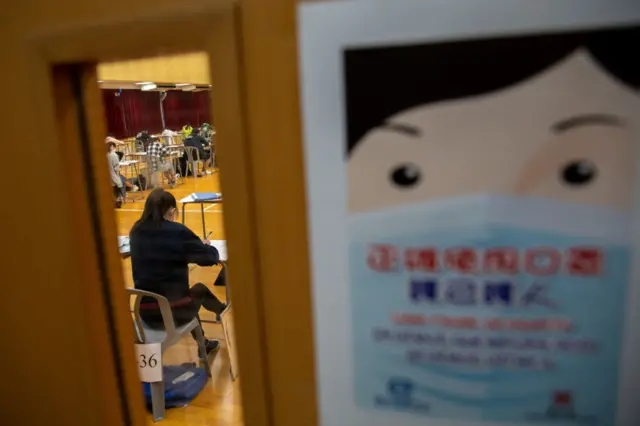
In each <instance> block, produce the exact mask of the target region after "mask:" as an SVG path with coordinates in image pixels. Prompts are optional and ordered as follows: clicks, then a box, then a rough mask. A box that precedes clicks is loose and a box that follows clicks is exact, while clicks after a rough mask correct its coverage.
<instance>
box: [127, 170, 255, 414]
mask: <svg viewBox="0 0 640 426" xmlns="http://www.w3.org/2000/svg"><path fill="white" fill-rule="evenodd" d="M165 189H166V188H165ZM167 190H168V191H170V192H171V193H173V195H174V196H175V197H176V199H177V200H180V199H181V198H183V197H185V196H187V195H189V194H190V193H192V192H197V191H200V192H218V191H220V181H219V175H218V174H217V173H214V174H212V175H209V176H205V177H202V178H197V179H194V178H186V179H185V181H184V183H183V184H181V185H178V186H177V187H176V188H175V189H167ZM144 195H146V193H145V194H144ZM144 202H145V200H144V199H141V200H138V201H135V202H132V201H128V202H127V203H125V204H124V205H123V206H122V208H121V209H119V210H116V212H117V222H118V234H119V235H128V233H129V230H130V229H131V226H132V225H133V224H134V223H135V221H136V220H138V218H139V217H140V215H141V213H142V209H143V208H144ZM178 207H179V208H180V207H181V206H180V205H179V206H178ZM180 210H181V208H180ZM222 215H223V213H222V205H221V204H212V205H205V213H204V216H205V224H206V230H207V233H208V232H213V234H212V235H211V236H210V237H209V238H210V239H220V240H222V239H225V235H224V228H223V224H222ZM201 217H202V216H201V211H200V206H199V205H187V206H186V208H185V225H187V226H188V227H189V228H191V229H192V230H193V231H194V232H195V233H196V235H198V236H201V234H202V219H201ZM179 220H182V218H180V219H179ZM122 265H123V273H124V278H125V283H126V284H127V285H128V286H133V284H132V277H131V261H130V260H128V259H126V260H123V262H122ZM217 275H218V269H217V268H203V267H199V266H195V265H194V266H192V270H191V272H190V281H191V284H192V285H193V284H195V283H197V282H202V283H205V284H206V285H208V286H209V288H211V289H212V290H213V291H214V293H215V294H216V295H217V296H218V297H219V298H220V299H222V300H225V290H224V288H223V287H213V285H212V283H213V281H214V280H215V278H216V276H217ZM201 317H202V318H203V319H209V320H213V319H214V315H213V314H211V313H209V312H206V311H205V312H202V315H201ZM204 328H205V334H206V335H207V337H208V338H218V339H220V340H221V341H222V342H223V347H222V348H221V349H220V351H219V352H218V354H217V355H216V356H215V359H214V360H213V361H212V363H211V370H212V374H213V377H212V378H211V379H210V380H209V382H208V383H207V385H206V386H205V388H204V389H203V391H202V392H201V393H200V394H199V395H198V396H197V397H196V399H195V400H193V401H192V402H191V404H189V406H187V407H185V408H173V409H169V410H167V414H166V417H165V420H162V421H161V422H159V423H157V424H158V425H160V426H204V425H207V426H243V425H244V423H243V421H242V410H241V405H240V404H241V402H240V391H239V387H238V386H239V385H238V383H239V380H240V379H237V380H236V381H235V382H234V381H232V380H231V376H230V373H229V354H228V352H227V349H226V347H225V345H224V341H223V340H224V339H223V332H222V327H221V326H220V325H219V324H205V326H204ZM189 361H193V362H196V361H197V353H196V345H195V342H194V341H193V340H192V339H191V338H190V337H189V338H185V339H183V340H182V342H180V343H179V344H178V345H176V346H174V347H171V348H169V349H168V350H167V351H166V352H165V354H164V363H165V365H178V364H182V363H184V362H189ZM148 419H149V420H148V424H149V425H151V424H154V423H153V420H152V418H151V416H150V415H149V417H148Z"/></svg>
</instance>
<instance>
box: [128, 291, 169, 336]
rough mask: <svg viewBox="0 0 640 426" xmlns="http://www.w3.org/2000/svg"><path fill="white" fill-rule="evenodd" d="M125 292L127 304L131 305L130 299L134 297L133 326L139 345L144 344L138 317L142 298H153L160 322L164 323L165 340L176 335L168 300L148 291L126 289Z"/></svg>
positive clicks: (142, 325) (140, 321)
mask: <svg viewBox="0 0 640 426" xmlns="http://www.w3.org/2000/svg"><path fill="white" fill-rule="evenodd" d="M127 292H128V293H129V303H131V298H132V297H135V300H134V303H133V325H134V329H135V332H136V337H137V338H138V341H140V342H141V343H146V337H145V334H144V323H143V322H142V317H141V316H140V302H141V300H142V298H143V297H150V298H153V299H155V301H156V302H157V303H158V307H159V309H160V314H161V315H162V322H163V323H164V331H165V332H166V333H167V340H170V339H171V338H172V337H173V335H175V334H176V324H175V322H174V321H173V313H172V312H171V305H170V304H169V300H167V298H166V297H164V296H161V295H159V294H156V293H152V292H150V291H145V290H137V289H135V288H128V289H127Z"/></svg>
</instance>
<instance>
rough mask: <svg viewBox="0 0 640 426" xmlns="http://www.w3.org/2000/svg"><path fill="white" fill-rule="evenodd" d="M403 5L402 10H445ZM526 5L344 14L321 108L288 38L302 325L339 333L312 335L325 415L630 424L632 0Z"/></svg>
mask: <svg viewBox="0 0 640 426" xmlns="http://www.w3.org/2000/svg"><path fill="white" fill-rule="evenodd" d="M401 3H403V5H404V6H406V7H407V8H409V9H411V8H412V6H409V3H406V4H404V2H401ZM489 3H493V4H496V2H489ZM592 3H593V4H596V3H598V2H592ZM614 3H615V2H614ZM618 3H624V2H618ZM396 6H398V7H400V6H399V5H396ZM331 7H332V8H336V6H331ZM372 7H373V6H372ZM414 7H415V11H414V12H415V13H414V14H413V16H414V17H413V18H409V17H408V15H407V14H405V15H403V16H405V20H406V22H408V24H407V26H411V24H410V23H411V22H415V23H416V28H418V27H417V23H418V19H417V18H415V16H416V15H417V14H419V13H421V11H422V12H426V11H427V10H430V11H431V12H434V13H435V14H436V15H437V14H438V13H442V9H438V8H432V9H429V8H428V7H425V6H424V5H423V6H414ZM445 9H446V8H445ZM637 9H640V8H637ZM364 10H365V7H364V6H363V7H362V8H361V9H359V11H360V12H363V11H364ZM389 10H390V9H389V8H386V9H385V11H384V12H385V13H383V11H379V12H380V15H381V16H386V17H387V18H389ZM438 11H439V12H438ZM624 11H626V9H625V8H624V7H620V8H619V11H618V12H619V13H621V14H622V13H623V12H624ZM353 12H354V15H357V13H355V8H354V10H353ZM343 15H344V13H343ZM359 15H360V17H361V19H363V21H365V22H366V19H367V17H369V19H371V20H372V21H373V22H375V16H377V15H376V13H375V12H370V13H368V14H365V15H366V16H364V17H363V14H362V13H360V14H359ZM543 15H544V14H543ZM578 15H580V14H578ZM303 16H304V15H303ZM545 16H546V15H545ZM545 16H539V17H538V18H536V17H535V16H529V17H520V18H519V19H520V20H521V22H523V23H526V25H529V24H531V21H533V22H536V19H538V22H539V25H541V30H540V31H537V32H536V31H534V30H530V31H526V32H522V31H513V33H512V34H509V31H507V30H505V29H504V28H494V31H493V32H492V31H489V30H487V29H483V30H482V31H480V32H479V34H477V35H475V36H473V37H472V36H469V33H468V32H466V33H465V36H460V35H455V34H454V36H451V37H446V35H445V34H438V37H430V36H428V35H425V36H424V37H423V38H422V39H421V38H420V37H419V36H418V35H417V34H418V33H419V32H420V30H419V29H417V30H415V31H413V32H411V31H410V30H407V29H404V30H398V32H396V33H394V32H393V31H389V33H390V34H391V36H390V37H388V38H386V39H385V38H384V37H379V38H378V39H377V40H375V38H376V37H374V36H371V34H373V33H374V29H375V27H374V26H373V25H370V26H367V25H365V24H363V27H365V29H363V30H362V32H363V34H366V35H364V36H362V35H360V34H359V33H358V31H357V30H350V31H346V32H345V34H347V38H349V37H351V38H352V39H353V40H351V39H350V40H346V41H345V40H342V43H334V44H332V46H333V47H336V46H339V48H338V49H337V58H338V59H337V61H336V63H337V64H338V65H339V68H338V70H339V71H338V72H336V71H335V69H334V71H333V72H334V73H335V74H332V75H335V76H337V77H338V79H339V83H338V84H336V85H335V88H336V89H337V90H338V91H339V99H340V100H339V105H340V106H341V108H339V109H338V110H337V111H336V110H333V111H331V112H329V106H330V105H331V101H330V100H327V99H328V98H330V96H329V95H322V96H321V97H320V99H318V98H314V97H312V96H311V94H310V92H311V93H319V92H315V91H314V90H313V88H314V87H318V88H319V87H320V84H319V83H309V79H310V78H313V79H316V78H318V79H321V80H322V79H323V78H324V80H322V81H324V82H325V84H326V82H327V81H328V77H326V75H325V76H324V77H323V76H322V75H321V74H320V73H319V72H317V73H316V72H314V70H315V68H312V67H311V64H312V63H318V61H314V60H310V59H308V60H307V61H306V62H305V54H303V55H302V56H303V57H302V77H303V91H304V90H306V92H304V93H303V109H305V114H304V119H305V127H306V128H305V144H306V161H307V167H308V169H309V170H308V172H307V177H308V182H307V184H308V185H307V188H308V191H309V207H310V222H311V237H312V238H311V239H312V241H311V250H312V260H313V261H314V262H317V264H314V289H315V290H314V302H315V308H316V321H317V323H316V334H317V336H316V342H317V343H318V344H319V345H330V344H334V345H342V346H341V347H343V348H344V351H343V352H342V351H339V352H341V353H342V354H343V355H344V356H342V355H340V354H337V353H333V354H332V355H328V354H326V355H325V354H324V349H323V348H321V347H320V348H319V349H318V353H319V355H318V359H319V366H318V371H319V380H320V388H321V389H320V390H321V406H322V407H325V408H327V407H335V409H342V410H349V411H350V412H352V415H351V417H350V420H349V421H350V422H344V420H342V422H341V423H339V420H338V418H337V416H336V415H328V416H329V417H328V418H329V419H332V420H328V421H326V422H325V424H326V425H338V424H349V425H360V424H362V425H364V424H367V425H377V424H380V425H382V424H385V425H386V424H392V423H393V424H399V425H418V424H421V425H422V424H424V425H445V424H446V425H471V424H473V425H496V426H497V425H509V426H515V425H543V424H545V425H547V424H553V425H563V426H565V425H566V426H569V425H571V426H573V425H592V426H610V425H620V426H632V425H637V424H640V415H639V412H638V410H637V409H634V408H632V407H630V405H629V404H628V402H629V401H630V398H631V396H630V389H632V388H633V386H637V383H638V381H637V380H638V379H639V378H640V377H639V376H638V367H635V366H634V361H633V360H634V359H635V362H636V363H637V360H638V359H640V352H638V349H639V348H638V344H637V343H635V344H634V343H630V341H636V342H637V340H638V336H639V334H638V329H637V328H634V327H635V325H634V324H633V318H637V317H633V315H634V314H632V313H631V311H632V310H633V309H632V308H633V307H635V309H636V310H640V303H638V302H640V300H639V299H640V298H639V297H638V294H639V292H638V289H637V288H636V287H635V285H634V278H633V277H634V276H635V275H634V274H635V270H636V268H637V266H638V264H639V262H638V259H637V258H636V250H634V249H635V248H636V245H637V244H638V242H639V241H637V240H636V239H635V232H634V230H635V229H636V228H635V224H636V223H637V217H638V209H637V193H638V189H640V185H639V184H638V182H639V178H638V176H639V175H640V155H639V153H640V138H639V135H640V60H638V59H637V58H636V57H635V55H634V54H632V53H631V52H634V51H635V50H637V46H640V26H638V25H637V23H638V22H640V10H638V11H637V13H636V17H635V19H636V20H635V21H633V20H631V22H622V23H620V21H619V20H618V21H615V24H614V23H609V24H607V22H598V17H597V16H596V17H591V18H588V19H586V18H585V16H588V14H587V15H584V14H583V15H580V16H578V17H577V18H576V17H575V16H574V19H577V20H579V21H580V20H581V19H582V21H581V25H576V23H575V22H574V23H568V26H570V27H571V29H570V30H568V29H567V28H565V27H563V25H561V24H556V25H555V27H554V26H553V25H552V26H546V25H543V23H544V22H545V21H544V19H546V18H545ZM625 16H626V17H627V18H628V17H629V15H628V14H627V15H625ZM325 18H326V16H325ZM600 18H602V17H600ZM431 19H433V16H431ZM590 19H591V20H590ZM308 20H309V21H313V22H316V21H318V22H320V20H319V18H318V19H314V18H311V19H308ZM341 22H345V20H344V18H342V20H341ZM512 24H513V25H514V28H517V26H515V25H517V22H514V23H512ZM317 25H318V26H319V24H317ZM469 25H470V26H472V24H469ZM454 27H455V25H454ZM533 27H534V28H535V25H534V26H533ZM542 29H543V30H542ZM402 31H405V32H407V33H411V37H407V39H406V40H403V39H402V37H399V36H398V34H400V33H402ZM424 31H425V33H428V32H429V31H428V30H424ZM442 31H443V33H444V32H446V31H445V30H442ZM381 32H385V31H383V30H381ZM452 32H454V33H455V30H454V31H452ZM302 36H303V46H304V45H305V41H306V40H308V39H305V38H304V36H305V32H304V31H303V32H302ZM307 37H311V35H309V33H307ZM374 40H375V41H374ZM367 41H368V42H367ZM329 44H331V43H318V44H317V46H321V45H329ZM311 45H314V44H313V43H311V42H308V46H307V47H308V48H310V47H311ZM327 49H328V48H327ZM301 52H303V53H304V52H305V51H304V50H301ZM321 53H322V52H318V51H316V52H315V54H316V55H317V54H321ZM324 58H326V56H324ZM332 64H333V63H332ZM326 70H329V67H327V68H326ZM325 90H329V88H328V87H325ZM332 99H333V98H332ZM334 105H337V103H336V104H334ZM325 106H326V108H327V109H326V110H324V109H323V108H324V107H325ZM323 111H325V112H326V114H328V115H329V117H326V116H324V117H323V118H321V119H318V118H315V116H314V115H313V114H314V113H317V114H322V113H323ZM339 114H342V116H341V117H338V115H339ZM331 119H334V120H335V122H334V123H333V126H332V124H331ZM307 126H310V127H311V129H309V128H308V127H307ZM330 126H332V128H334V130H335V131H330V130H327V128H328V127H330ZM340 133H341V134H340ZM334 135H339V137H338V138H337V139H338V140H339V142H340V144H338V143H337V142H335V143H333V142H331V143H328V142H327V140H328V139H333V136H334ZM320 143H322V144H325V145H328V146H330V147H327V146H323V147H319V144H320ZM339 149H341V150H342V152H341V154H342V157H341V158H340V162H341V163H340V164H339V163H338V161H336V160H337V157H336V156H337V150H339ZM321 177H323V178H324V181H323V182H319V181H316V180H317V179H320V178H321ZM334 185H335V186H334ZM338 185H340V188H338ZM330 186H331V187H330ZM328 191H333V192H334V193H335V198H332V196H331V195H327V192H328ZM338 209H342V213H338V211H337V210H338ZM329 227H331V228H332V229H334V230H335V232H332V231H330V230H329ZM336 228H338V229H337V230H336ZM322 230H324V231H322ZM327 233H329V234H332V235H333V242H331V241H330V240H329V239H328V237H327V235H326V234H327ZM338 234H340V235H338ZM332 244H333V250H334V253H333V254H332V255H327V254H325V253H324V250H327V249H330V247H331V245H332ZM314 250H315V251H316V253H317V250H321V253H320V254H318V255H316V254H315V253H313V252H314ZM335 252H339V253H340V256H341V258H340V259H338V255H337V254H336V253H335ZM317 268H322V270H323V271H325V270H326V269H327V268H337V269H338V270H339V271H340V272H336V273H334V274H331V273H325V272H318V269H317ZM328 280H331V282H332V283H333V284H329V285H328V287H329V288H330V289H331V290H338V289H339V288H341V289H340V290H338V291H337V292H336V291H333V293H332V295H333V296H334V297H344V298H345V300H340V301H335V300H330V295H329V294H328V291H329V290H327V284H326V283H327V282H329V281H328ZM328 307H331V308H332V309H333V313H334V314H335V315H336V316H337V317H338V318H339V321H340V322H341V324H338V321H336V320H335V319H334V320H331V321H333V325H334V327H336V328H334V329H333V333H332V331H331V330H329V328H328V327H327V326H326V325H324V321H323V320H324V317H323V314H322V313H321V312H323V310H324V309H326V308H328ZM318 322H319V323H318ZM337 327H344V328H347V331H344V332H342V331H340V332H338V331H337ZM634 345H635V346H634ZM338 364H340V366H339V367H338ZM330 368H333V369H335V368H338V369H340V371H342V372H343V374H345V375H346V376H347V378H346V379H339V378H335V377H336V376H335V375H334V376H333V377H334V378H335V380H336V381H338V382H339V383H340V385H337V384H333V383H329V382H328V381H327V378H328V377H329V376H331V375H332V373H330V372H329V369H330ZM325 373H326V374H327V377H323V374H325ZM634 383H635V385H634ZM345 387H347V388H348V390H347V391H344V390H340V391H338V390H337V389H338V388H341V389H343V388H345ZM333 392H338V393H340V395H341V398H343V399H346V398H348V401H350V402H351V403H352V405H349V403H347V402H345V401H344V400H343V401H340V402H338V401H337V397H335V396H333V395H332V393H333ZM322 398H324V399H322ZM323 412H324V410H323Z"/></svg>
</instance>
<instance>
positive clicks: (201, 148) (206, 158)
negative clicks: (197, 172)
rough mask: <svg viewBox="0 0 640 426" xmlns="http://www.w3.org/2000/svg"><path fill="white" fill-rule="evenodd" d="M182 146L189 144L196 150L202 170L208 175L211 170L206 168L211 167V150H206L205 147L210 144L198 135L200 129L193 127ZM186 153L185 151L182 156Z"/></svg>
mask: <svg viewBox="0 0 640 426" xmlns="http://www.w3.org/2000/svg"><path fill="white" fill-rule="evenodd" d="M184 146H190V147H192V148H196V149H197V150H198V152H199V153H200V159H201V160H202V161H203V166H202V167H203V170H204V172H205V173H206V174H208V175H210V174H211V172H210V171H209V170H207V167H211V150H210V149H209V150H206V149H205V148H206V147H210V146H211V144H209V142H207V140H206V139H205V138H203V137H202V136H200V129H198V128H195V129H193V130H192V131H191V136H189V137H188V138H186V139H185V140H184ZM186 155H187V153H186V152H185V154H184V157H186Z"/></svg>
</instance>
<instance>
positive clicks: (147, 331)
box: [127, 288, 211, 421]
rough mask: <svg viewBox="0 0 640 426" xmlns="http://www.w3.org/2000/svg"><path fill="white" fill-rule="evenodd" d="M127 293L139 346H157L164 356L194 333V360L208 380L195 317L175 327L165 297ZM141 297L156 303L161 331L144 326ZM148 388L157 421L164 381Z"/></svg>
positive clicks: (199, 329)
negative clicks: (196, 342) (160, 317)
mask: <svg viewBox="0 0 640 426" xmlns="http://www.w3.org/2000/svg"><path fill="white" fill-rule="evenodd" d="M127 291H128V293H129V301H131V297H135V301H134V306H133V326H134V331H135V334H136V338H137V339H138V342H140V343H160V345H161V348H162V349H161V351H162V353H164V352H165V351H166V350H167V349H168V348H169V347H171V346H173V345H175V344H176V343H178V342H179V341H180V339H182V338H183V337H185V336H187V335H190V334H191V331H195V334H196V340H197V341H198V359H199V360H200V363H201V364H202V367H203V368H204V369H205V371H206V372H207V376H209V377H211V368H210V367H209V361H208V358H207V350H206V347H205V341H204V334H203V332H202V327H200V323H199V322H198V319H197V318H193V319H192V320H191V321H189V322H188V323H187V324H184V325H181V326H176V323H175V321H174V320H173V313H172V312H171V305H169V301H168V300H167V298H166V297H164V296H160V295H159V294H156V293H152V292H149V291H144V290H137V289H133V288H130V289H127ZM143 297H150V298H153V299H155V300H156V302H157V303H158V307H159V308H160V314H161V315H162V322H163V323H164V330H157V329H154V328H150V327H148V326H147V325H146V324H145V323H144V321H142V318H141V317H140V301H141V300H142V298H143ZM150 385H151V410H152V412H153V420H154V421H158V420H162V419H163V418H164V413H165V408H164V382H154V383H150Z"/></svg>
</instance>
